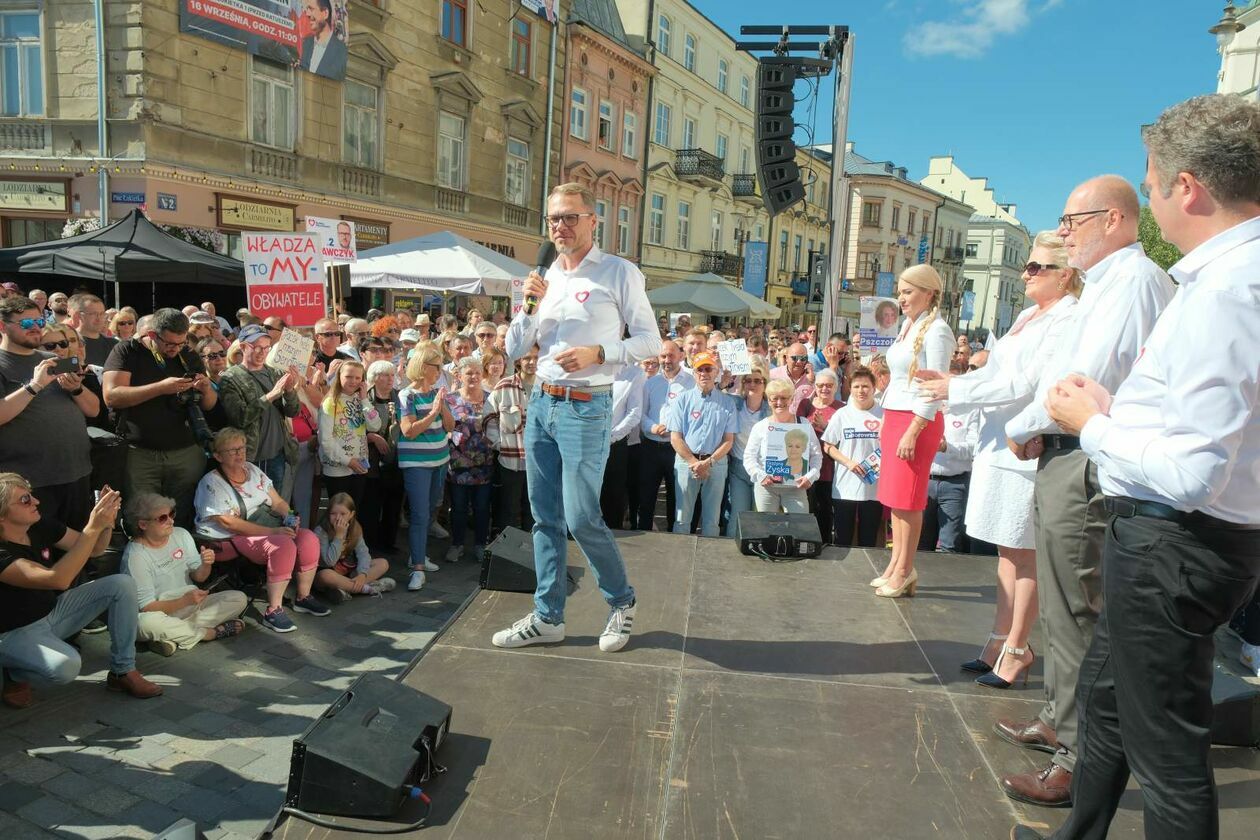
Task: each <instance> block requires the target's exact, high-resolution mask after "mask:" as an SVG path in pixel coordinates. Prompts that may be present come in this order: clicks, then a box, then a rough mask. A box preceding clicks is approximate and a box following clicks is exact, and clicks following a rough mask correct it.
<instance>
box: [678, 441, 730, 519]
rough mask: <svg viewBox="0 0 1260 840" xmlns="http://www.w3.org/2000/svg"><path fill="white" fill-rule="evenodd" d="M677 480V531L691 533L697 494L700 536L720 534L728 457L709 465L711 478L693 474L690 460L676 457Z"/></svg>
mask: <svg viewBox="0 0 1260 840" xmlns="http://www.w3.org/2000/svg"><path fill="white" fill-rule="evenodd" d="M674 482H675V484H676V486H677V488H678V489H677V490H676V491H675V493H674V497H675V498H676V499H677V500H678V501H677V502H676V503H675V508H674V533H675V534H690V533H691V516H692V514H693V513H695V510H696V497H699V498H700V508H701V510H700V516H701V519H700V536H702V537H716V536H719V535H720V534H721V532H720V531H719V530H718V516H720V515H721V513H722V493H723V492H725V490H726V459H725V458H723V459H722V460H721V461H714V462H713V466H712V467H710V468H709V477H708V478H706V479H703V480H701V479H698V478H696V477H695V476H693V475H692V474H691V470H690V469H689V468H688V467H687V462H686V461H684V460H683V459H682V458H677V457H676V458H675V459H674Z"/></svg>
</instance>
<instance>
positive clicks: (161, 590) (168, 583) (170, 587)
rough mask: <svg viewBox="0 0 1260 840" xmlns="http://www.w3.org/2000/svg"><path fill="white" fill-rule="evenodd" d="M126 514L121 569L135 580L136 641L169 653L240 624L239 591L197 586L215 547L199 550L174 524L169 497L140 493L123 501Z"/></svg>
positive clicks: (233, 631) (223, 635) (225, 634)
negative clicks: (127, 526) (127, 533)
mask: <svg viewBox="0 0 1260 840" xmlns="http://www.w3.org/2000/svg"><path fill="white" fill-rule="evenodd" d="M126 517H127V521H128V522H130V523H131V533H132V535H133V536H132V540H131V542H130V543H128V544H127V548H126V550H125V551H124V552H123V557H122V571H123V573H124V574H128V575H131V578H132V579H133V580H134V581H135V582H136V598H137V600H138V602H139V607H140V624H139V627H138V628H137V630H136V641H138V642H148V643H149V650H151V651H153V652H154V653H158V654H161V655H162V656H171V655H173V654H174V653H175V651H177V650H189V649H191V648H193V647H195V646H196V645H197V643H198V642H210V641H217V640H219V639H227V638H230V637H232V636H236V635H238V634H240V633H241V631H243V630H244V629H245V622H243V621H241V620H240V618H238V616H239V615H240V614H241V613H243V612H244V611H245V607H246V605H247V604H248V603H249V599H248V598H246V597H245V593H244V592H238V591H236V590H232V589H228V590H220V591H218V592H209V591H207V590H205V589H202V588H201V587H200V584H204V583H205V582H206V581H207V580H209V579H210V572H211V570H212V569H213V568H214V552H213V551H211V550H210V549H209V548H202V549H198V548H197V544H196V542H194V541H193V536H192V534H190V533H188V532H187V531H185V530H184V529H183V528H179V527H176V525H175V500H174V499H168V498H166V497H165V496H162V495H160V494H158V493H140V494H138V495H136V496H134V497H133V498H131V499H130V500H128V502H127V507H126Z"/></svg>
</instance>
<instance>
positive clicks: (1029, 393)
mask: <svg viewBox="0 0 1260 840" xmlns="http://www.w3.org/2000/svg"><path fill="white" fill-rule="evenodd" d="M1023 279H1024V294H1025V295H1026V296H1027V297H1028V299H1029V300H1031V301H1032V302H1033V304H1034V305H1033V306H1030V307H1029V308H1027V309H1025V310H1024V311H1023V312H1021V313H1020V315H1019V317H1018V318H1017V319H1015V324H1014V325H1013V326H1012V327H1011V329H1010V331H1009V332H1007V334H1006V335H1005V336H1003V337H1002V338H1001V339H1000V340H998V342H997V344H996V345H994V347H993V349H992V351H991V352H990V354H989V361H988V363H987V364H986V365H985V366H984V367H982V368H980V369H978V370H975V371H972V372H971V373H968V374H965V375H962V376H953V377H949V376H943V375H941V374H939V373H938V372H936V371H920V372H919V378H920V379H921V380H928V381H923V382H921V386H920V392H921V393H922V394H923V395H924V396H931V397H935V398H940V397H944V398H945V399H947V400H948V402H949V405H950V409H951V410H953V411H962V412H965V411H971V410H975V409H979V410H980V442H979V445H978V446H977V448H976V457H975V461H974V463H973V464H972V469H971V487H970V490H969V494H968V498H967V514H966V527H967V534H968V536H971V537H972V538H974V539H980V540H984V541H985V542H988V543H992V544H994V545H996V546H997V549H998V587H997V610H996V614H995V615H994V619H993V632H992V633H990V634H989V639H988V642H987V643H986V644H985V646H984V648H983V650H981V652H980V656H979V657H978V658H977V659H974V660H972V661H970V662H967V663H964V664H963V666H962V667H963V670H966V671H971V672H972V673H978V674H980V675H981V676H980V677H979V678H978V679H977V680H976V682H978V683H980V684H981V685H986V686H989V687H990V688H1009V687H1010V685H1011V683H1012V682H1013V681H1014V680H1015V678H1016V677H1018V676H1019V675H1020V674H1021V673H1022V674H1023V675H1024V679H1025V681H1026V680H1027V679H1028V671H1029V669H1030V668H1031V666H1032V663H1033V659H1034V656H1033V652H1032V651H1031V650H1030V649H1029V648H1028V634H1029V632H1030V631H1031V630H1032V626H1033V624H1034V623H1035V622H1036V620H1037V565H1036V562H1037V561H1036V558H1037V553H1036V541H1035V539H1034V531H1033V486H1034V482H1035V480H1036V473H1037V462H1036V461H1021V460H1019V459H1017V458H1016V457H1015V455H1014V454H1013V453H1012V452H1011V451H1010V450H1009V449H1008V448H1007V445H1006V422H1007V421H1008V420H1009V419H1011V418H1012V417H1014V416H1015V415H1016V414H1018V413H1019V412H1020V411H1021V410H1022V409H1023V408H1024V407H1025V406H1027V405H1028V404H1029V403H1030V402H1031V401H1032V400H1033V399H1034V398H1035V393H1036V386H1037V379H1038V376H1039V375H1040V373H1041V369H1042V367H1043V366H1044V365H1045V364H1047V363H1048V362H1049V361H1050V359H1052V358H1053V356H1054V348H1055V347H1056V346H1057V345H1058V344H1059V343H1060V342H1061V341H1063V339H1064V334H1065V332H1066V331H1067V330H1068V329H1069V327H1070V326H1071V324H1072V323H1073V322H1074V320H1075V318H1076V299H1077V297H1078V296H1079V295H1080V292H1081V289H1082V282H1081V275H1080V272H1079V271H1077V270H1076V269H1074V268H1070V267H1069V266H1068V254H1067V249H1066V248H1064V246H1063V240H1062V239H1059V237H1057V236H1055V235H1054V234H1053V233H1050V232H1048V231H1047V232H1043V233H1040V234H1038V235H1037V238H1036V239H1035V240H1034V242H1033V248H1032V253H1031V254H1030V255H1029V262H1028V264H1027V265H1026V266H1024V272H1023ZM1002 642H1005V644H1004V645H1003V644H1001V643H1002Z"/></svg>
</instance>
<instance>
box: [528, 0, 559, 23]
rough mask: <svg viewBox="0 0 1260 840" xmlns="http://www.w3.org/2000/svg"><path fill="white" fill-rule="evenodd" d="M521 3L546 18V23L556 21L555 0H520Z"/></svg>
mask: <svg viewBox="0 0 1260 840" xmlns="http://www.w3.org/2000/svg"><path fill="white" fill-rule="evenodd" d="M521 5H522V6H524V7H525V8H526V9H529V10H530V11H532V12H533V13H534V14H536V15H538V16H539V17H543V18H546V19H547V23H555V22H556V0H521Z"/></svg>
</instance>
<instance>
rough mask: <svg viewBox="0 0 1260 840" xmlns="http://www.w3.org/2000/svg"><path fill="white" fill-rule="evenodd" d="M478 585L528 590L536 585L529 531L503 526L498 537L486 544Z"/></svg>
mask: <svg viewBox="0 0 1260 840" xmlns="http://www.w3.org/2000/svg"><path fill="white" fill-rule="evenodd" d="M481 588H482V589H493V590H496V591H498V592H529V593H533V591H534V590H535V589H537V588H538V576H537V574H536V573H535V572H534V537H533V535H532V534H530V533H529V532H528V531H522V530H521V529H520V528H510V527H509V528H504V529H503V533H502V534H499V536H498V539H496V540H495V541H494V542H492V543H490V545H488V546H486V553H485V556H484V557H482V560H481Z"/></svg>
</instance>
